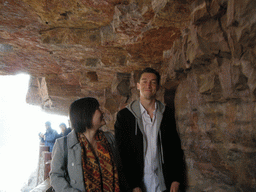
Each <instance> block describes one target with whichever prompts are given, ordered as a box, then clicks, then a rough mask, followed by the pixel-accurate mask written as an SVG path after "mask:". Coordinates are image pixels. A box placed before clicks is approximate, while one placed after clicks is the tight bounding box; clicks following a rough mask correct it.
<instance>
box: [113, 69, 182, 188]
mask: <svg viewBox="0 0 256 192" xmlns="http://www.w3.org/2000/svg"><path fill="white" fill-rule="evenodd" d="M159 84H160V75H159V73H158V72H157V71H155V70H154V69H152V68H146V69H144V70H143V71H142V72H141V74H140V76H139V82H138V83H137V89H138V90H139V92H140V99H139V100H136V101H133V102H132V103H131V104H130V105H128V106H127V107H126V108H124V109H122V110H121V111H119V112H118V114H117V119H116V123H115V137H116V142H117V147H118V150H119V153H120V157H121V164H122V173H123V175H124V177H125V179H126V181H127V184H128V186H129V188H130V190H132V191H133V192H141V191H146V192H160V191H170V192H178V190H179V185H180V183H182V182H183V181H182V180H183V176H182V175H183V174H182V171H183V151H182V150H181V146H180V139H179V136H178V133H177V131H176V124H175V117H174V112H173V110H171V109H170V108H169V107H167V106H165V105H164V104H162V103H161V102H160V101H158V100H156V93H157V91H158V89H159Z"/></svg>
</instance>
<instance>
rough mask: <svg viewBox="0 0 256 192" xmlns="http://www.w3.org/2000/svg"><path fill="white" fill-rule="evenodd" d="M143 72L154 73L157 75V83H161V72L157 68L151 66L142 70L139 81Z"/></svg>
mask: <svg viewBox="0 0 256 192" xmlns="http://www.w3.org/2000/svg"><path fill="white" fill-rule="evenodd" d="M143 73H154V74H155V75H156V78H157V84H158V85H160V79H161V76H160V74H159V73H158V72H157V71H156V70H155V69H153V68H150V67H147V68H145V69H144V70H143V71H141V72H140V74H139V78H138V82H139V81H140V78H141V76H142V74H143Z"/></svg>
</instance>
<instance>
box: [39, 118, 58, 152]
mask: <svg viewBox="0 0 256 192" xmlns="http://www.w3.org/2000/svg"><path fill="white" fill-rule="evenodd" d="M45 127H46V132H45V134H43V133H39V137H40V139H41V142H42V143H44V144H45V145H46V146H49V147H50V149H49V151H50V152H52V148H53V145H54V143H55V140H56V139H57V138H58V133H57V131H55V130H54V129H52V127H51V122H49V121H47V122H46V123H45Z"/></svg>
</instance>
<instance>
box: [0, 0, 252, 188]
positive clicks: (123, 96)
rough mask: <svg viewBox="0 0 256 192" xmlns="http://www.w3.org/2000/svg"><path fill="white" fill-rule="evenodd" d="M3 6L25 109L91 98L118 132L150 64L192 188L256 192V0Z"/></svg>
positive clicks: (5, 62)
mask: <svg viewBox="0 0 256 192" xmlns="http://www.w3.org/2000/svg"><path fill="white" fill-rule="evenodd" d="M0 10H1V11H0V18H1V19H0V74H1V75H6V74H16V73H18V72H26V73H29V74H30V75H31V76H32V77H31V80H30V88H29V90H28V94H27V102H28V103H31V104H36V105H41V106H42V108H43V109H44V110H46V111H48V112H52V113H59V114H65V115H66V114H67V113H68V107H69V105H70V103H71V102H72V101H74V100H75V99H77V98H80V97H84V96H93V97H96V98H97V99H98V100H99V101H100V103H101V105H102V106H103V107H104V110H105V116H106V120H107V122H108V127H109V128H110V129H113V124H114V121H115V114H116V112H117V111H118V110H119V109H121V108H123V107H124V106H125V105H126V104H127V103H129V102H130V101H131V100H133V99H136V98H138V94H137V90H136V81H137V78H138V73H139V71H140V70H141V69H143V68H145V67H146V66H151V67H153V68H155V69H157V70H158V71H159V72H160V73H161V75H162V80H161V85H162V87H161V89H160V91H159V93H158V99H160V100H161V101H163V102H165V103H166V104H167V105H169V106H171V107H173V108H174V107H175V112H176V120H177V129H178V130H179V133H180V136H181V141H182V148H183V150H184V152H185V160H186V164H187V172H186V173H187V189H186V191H191V192H198V191H207V192H214V191H216V192H217V191H221V192H222V191H223V192H231V191H232V192H233V191H239V192H240V191H241V192H251V191H256V187H255V186H256V174H255V173H256V163H255V162H256V161H255V159H256V127H255V118H256V108H255V101H256V78H255V77H256V71H255V69H256V66H255V63H256V49H255V45H256V27H255V26H256V1H254V0H244V1H240V0H180V1H178V0H144V1H142V0H98V1H93V0H88V1H78V0H70V1H67V2H63V1H60V0H55V1H48V0H44V1H42V0H40V1H39V0H33V1H32V0H16V1H14V0H7V1H2V2H1V4H0Z"/></svg>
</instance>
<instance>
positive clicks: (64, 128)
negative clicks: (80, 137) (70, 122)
mask: <svg viewBox="0 0 256 192" xmlns="http://www.w3.org/2000/svg"><path fill="white" fill-rule="evenodd" d="M59 127H60V130H61V133H60V134H59V136H58V137H63V136H67V135H68V134H69V133H70V132H71V129H70V128H67V126H66V124H65V123H61V124H60V125H59Z"/></svg>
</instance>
